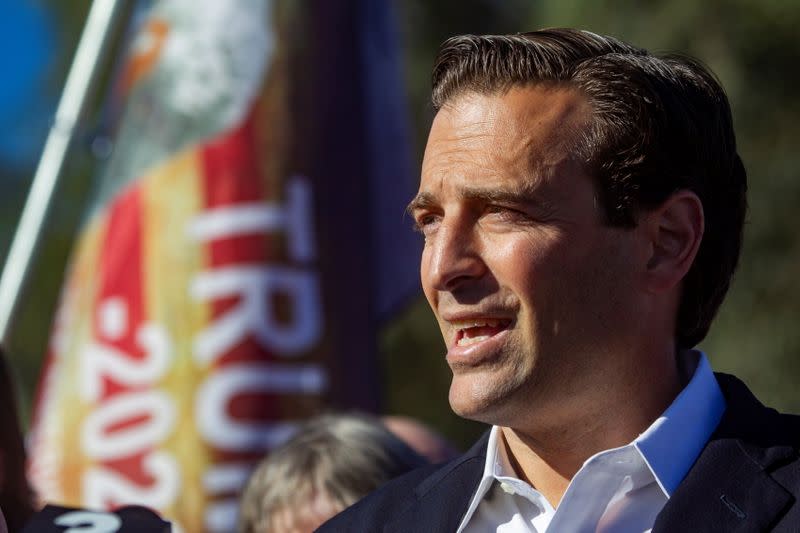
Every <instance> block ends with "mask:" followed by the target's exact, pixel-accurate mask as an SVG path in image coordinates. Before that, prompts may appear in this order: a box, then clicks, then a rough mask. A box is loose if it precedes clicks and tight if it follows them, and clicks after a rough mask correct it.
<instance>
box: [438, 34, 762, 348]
mask: <svg viewBox="0 0 800 533" xmlns="http://www.w3.org/2000/svg"><path fill="white" fill-rule="evenodd" d="M537 84H548V85H555V86H564V87H568V88H572V89H575V90H577V91H579V92H580V93H582V94H583V95H584V96H585V97H586V98H587V100H588V102H589V103H590V104H591V106H592V109H593V117H592V120H591V123H590V124H589V125H588V126H587V127H586V129H585V131H581V132H579V133H578V134H577V135H576V138H575V139H574V146H573V154H574V156H575V157H576V158H577V159H578V160H579V161H580V162H582V163H583V164H584V166H585V168H586V169H587V171H588V172H589V174H590V175H591V176H592V177H593V178H594V180H595V184H596V188H597V193H598V196H599V199H600V201H601V203H602V205H603V209H604V212H605V216H606V220H607V223H609V224H611V225H614V226H622V227H634V226H635V225H636V222H637V215H638V213H639V212H640V211H641V210H649V209H653V208H656V207H657V206H659V205H661V204H662V203H663V202H664V201H665V200H666V199H667V198H668V197H669V196H670V195H671V194H673V193H675V192H676V191H679V190H686V189H688V190H691V191H693V192H694V193H695V194H697V196H698V197H699V198H700V201H701V202H702V204H703V211H704V215H705V233H704V236H703V240H702V242H701V244H700V249H699V250H698V253H697V257H696V258H695V260H694V263H693V264H692V267H691V269H690V270H689V272H688V273H687V275H686V277H685V278H684V280H683V294H682V298H681V304H680V309H679V311H678V317H677V325H676V340H677V343H678V346H679V347H681V348H689V347H692V346H694V345H696V344H697V343H698V342H700V341H701V340H702V339H703V338H704V337H705V336H706V334H707V333H708V329H709V327H710V326H711V322H712V320H713V319H714V316H715V315H716V313H717V310H718V309H719V306H720V304H721V303H722V300H723V299H724V297H725V294H726V293H727V291H728V288H729V286H730V282H731V278H732V277H733V273H734V271H735V270H736V265H737V263H738V261H739V254H740V251H741V245H742V229H743V225H744V217H745V213H746V210H747V201H746V191H747V175H746V172H745V169H744V166H743V164H742V161H741V159H740V158H739V155H738V154H737V152H736V140H735V136H734V133H733V124H732V120H731V111H730V105H729V104H728V99H727V97H726V96H725V92H724V90H723V89H722V87H721V85H720V84H719V82H718V81H717V79H716V78H715V77H714V75H713V74H712V73H711V72H710V71H709V70H708V69H707V68H706V67H705V66H703V65H702V64H701V63H700V62H699V61H697V60H695V59H692V58H689V57H685V56H679V55H662V56H655V55H651V54H650V53H649V52H647V51H646V50H643V49H641V48H636V47H634V46H631V45H629V44H627V43H624V42H622V41H620V40H617V39H614V38H612V37H607V36H602V35H597V34H594V33H591V32H587V31H581V30H574V29H549V30H541V31H535V32H530V33H523V34H516V35H498V36H495V35H487V36H475V35H463V36H458V37H453V38H451V39H448V40H447V41H445V42H444V44H442V47H441V49H440V51H439V55H438V57H437V59H436V63H435V66H434V69H433V93H432V100H433V106H434V108H435V109H437V110H438V109H440V108H441V107H442V106H444V105H445V104H447V103H448V102H450V101H452V100H453V99H454V98H456V97H457V96H459V95H461V94H463V93H467V92H473V93H478V94H485V95H492V94H503V93H504V92H506V91H507V90H509V89H510V88H511V87H519V86H535V85H537Z"/></svg>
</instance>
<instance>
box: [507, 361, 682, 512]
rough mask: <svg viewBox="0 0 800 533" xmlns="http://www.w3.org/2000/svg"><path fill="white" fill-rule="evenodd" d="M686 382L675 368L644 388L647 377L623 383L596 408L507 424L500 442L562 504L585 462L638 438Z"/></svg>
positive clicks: (525, 475) (524, 474) (517, 466)
mask: <svg viewBox="0 0 800 533" xmlns="http://www.w3.org/2000/svg"><path fill="white" fill-rule="evenodd" d="M682 381H683V380H681V379H680V378H679V377H678V372H677V369H675V372H674V373H669V376H662V379H661V380H657V381H655V382H651V386H649V387H642V385H641V383H642V382H639V383H635V384H633V386H631V387H628V388H625V387H624V386H620V387H618V388H617V389H615V392H616V393H617V394H615V395H614V396H615V398H611V397H610V396H609V395H604V396H603V397H602V398H598V399H597V402H596V403H594V405H593V406H592V407H587V408H586V409H585V410H579V411H576V412H575V414H574V416H570V417H564V418H562V419H561V420H559V421H558V422H555V423H552V424H546V423H539V424H536V425H535V426H534V427H533V428H530V427H528V428H510V427H502V428H501V434H502V439H501V442H500V443H499V444H500V445H502V446H505V447H506V451H507V452H508V458H509V461H510V462H511V465H512V466H513V467H514V470H515V472H516V474H517V475H518V476H519V477H520V479H523V480H525V481H526V482H528V483H529V484H530V485H531V486H533V487H535V488H536V490H538V491H539V492H541V493H542V495H543V496H544V497H545V498H547V500H548V501H549V502H550V504H551V505H552V506H553V507H554V508H556V507H557V506H558V504H559V502H560V501H561V498H562V497H563V495H564V492H566V490H567V487H568V486H569V483H570V481H571V480H572V478H573V477H574V476H575V474H576V473H577V472H578V470H579V469H580V468H581V466H583V464H584V462H585V461H586V460H587V459H589V458H590V457H591V456H593V455H595V454H596V453H598V452H601V451H603V450H608V449H612V448H617V447H620V446H625V445H626V444H629V443H631V442H632V441H633V440H635V439H636V437H638V436H639V435H640V434H641V433H642V432H644V430H645V429H647V428H648V427H649V426H650V424H652V423H653V421H655V420H656V418H658V417H659V416H660V415H661V414H662V413H663V412H664V411H665V410H666V408H667V407H669V405H670V404H671V403H672V401H673V400H674V399H675V397H676V396H677V395H678V393H679V392H680V390H681V388H682V387H683V385H684V383H683V382H682ZM605 390H606V391H608V389H605ZM562 414H563V413H562ZM565 420H568V422H567V423H565V422H564V421H565Z"/></svg>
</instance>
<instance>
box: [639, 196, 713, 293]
mask: <svg viewBox="0 0 800 533" xmlns="http://www.w3.org/2000/svg"><path fill="white" fill-rule="evenodd" d="M640 223H643V224H645V225H646V228H644V229H645V232H646V235H647V237H648V239H649V240H650V256H649V258H648V260H647V266H646V272H645V280H646V285H647V287H648V288H649V289H650V290H651V291H652V292H663V291H666V290H670V289H672V288H673V287H676V286H677V285H679V284H680V282H681V280H682V279H683V277H684V276H685V275H686V273H687V272H688V271H689V268H690V267H691V266H692V263H693V262H694V258H695V256H696V255H697V250H698V249H699V248H700V241H701V240H702V239H703V230H704V228H705V218H704V216H703V204H702V203H701V202H700V198H698V197H697V195H696V194H695V193H693V192H692V191H688V190H681V191H678V192H676V193H674V194H672V195H671V196H670V197H669V198H667V199H666V200H665V201H664V203H662V204H661V205H660V206H659V207H657V208H656V209H654V210H652V211H650V212H647V213H646V214H644V216H643V217H642V218H641V219H640Z"/></svg>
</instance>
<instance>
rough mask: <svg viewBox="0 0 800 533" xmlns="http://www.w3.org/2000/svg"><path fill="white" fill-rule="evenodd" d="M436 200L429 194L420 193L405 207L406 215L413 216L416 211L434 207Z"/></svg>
mask: <svg viewBox="0 0 800 533" xmlns="http://www.w3.org/2000/svg"><path fill="white" fill-rule="evenodd" d="M436 204H437V202H436V199H435V198H434V197H433V195H432V194H431V193H427V192H421V193H418V194H417V195H416V196H415V197H414V199H413V200H411V201H410V202H409V203H408V206H406V213H408V214H409V215H413V214H414V211H416V210H417V209H425V208H429V207H432V206H434V205H436Z"/></svg>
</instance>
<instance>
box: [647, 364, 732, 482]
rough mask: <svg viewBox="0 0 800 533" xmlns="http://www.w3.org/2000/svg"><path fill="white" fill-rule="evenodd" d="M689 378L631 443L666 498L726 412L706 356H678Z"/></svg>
mask: <svg viewBox="0 0 800 533" xmlns="http://www.w3.org/2000/svg"><path fill="white" fill-rule="evenodd" d="M680 357H681V359H682V361H681V362H682V363H683V364H684V367H685V368H689V369H691V368H694V371H693V373H692V378H691V380H690V381H689V383H688V384H687V385H686V387H684V388H683V390H682V391H681V392H680V394H678V396H677V397H676V398H675V400H673V402H672V404H671V405H670V406H669V407H668V408H667V410H666V411H664V413H663V414H662V415H661V416H660V417H658V419H656V421H655V422H653V423H652V424H651V425H650V427H649V428H647V429H646V430H645V432H644V433H642V434H641V435H639V437H637V438H636V440H634V441H633V445H634V446H636V448H637V449H638V450H639V453H641V454H642V457H644V460H645V461H646V462H647V466H648V467H649V468H650V470H651V471H652V472H653V475H654V476H655V478H656V482H657V483H658V485H659V486H660V487H661V490H663V491H664V494H666V495H667V496H668V497H669V496H671V495H672V493H673V492H675V489H677V488H678V485H679V484H680V482H681V481H682V480H683V478H684V477H685V476H686V473H687V472H688V471H689V468H691V466H692V464H694V461H695V459H697V456H698V455H700V452H701V451H702V449H703V447H704V446H705V444H706V442H708V439H709V437H711V434H712V433H713V432H714V429H716V427H717V425H718V424H719V421H720V419H721V418H722V413H723V412H724V411H725V398H724V396H723V395H722V391H721V390H720V388H719V384H718V383H717V378H716V377H714V372H713V371H712V370H711V365H710V364H709V362H708V359H707V358H706V356H705V354H704V353H703V352H700V351H696V350H687V351H685V352H682V353H681V354H680Z"/></svg>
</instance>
